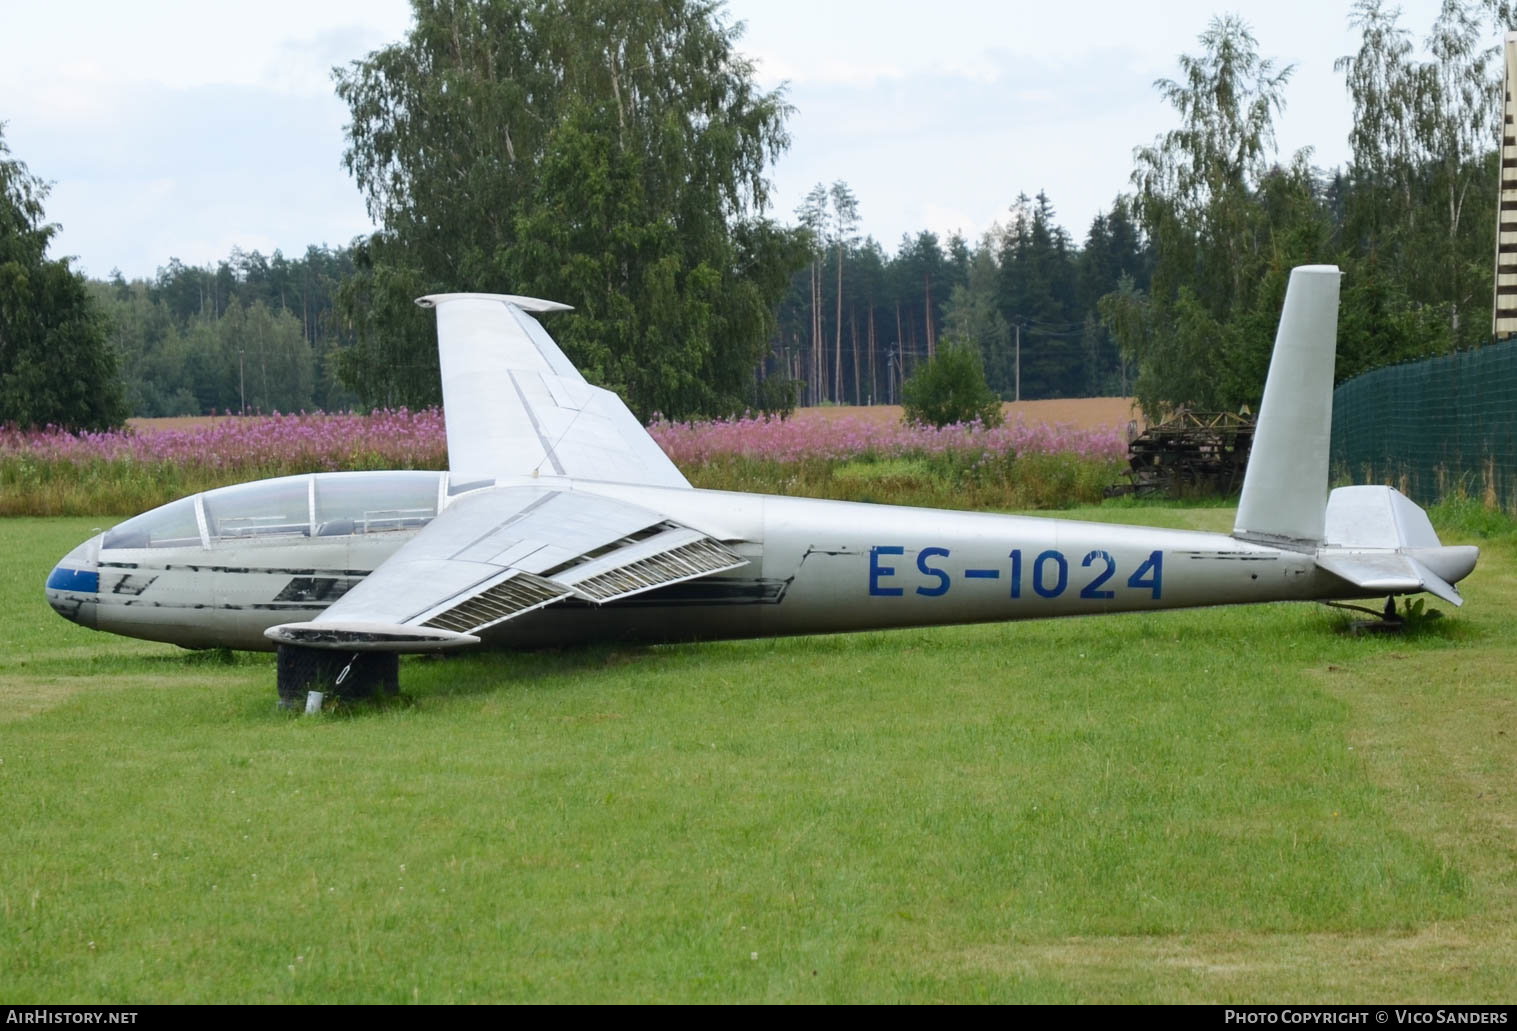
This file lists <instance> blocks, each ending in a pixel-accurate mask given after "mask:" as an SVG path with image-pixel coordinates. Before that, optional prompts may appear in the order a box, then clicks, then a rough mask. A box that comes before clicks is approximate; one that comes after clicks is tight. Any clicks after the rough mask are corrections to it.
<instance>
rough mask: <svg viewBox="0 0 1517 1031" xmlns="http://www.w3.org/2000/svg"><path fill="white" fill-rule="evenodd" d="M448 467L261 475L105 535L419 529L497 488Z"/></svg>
mask: <svg viewBox="0 0 1517 1031" xmlns="http://www.w3.org/2000/svg"><path fill="white" fill-rule="evenodd" d="M493 483H494V481H492V480H474V481H470V482H468V483H464V482H459V483H452V482H451V476H450V474H448V473H439V472H418V471H410V470H404V471H392V472H361V473H311V474H307V475H304V476H281V477H279V478H277V479H272V480H255V481H254V482H252V483H240V484H237V485H236V486H232V487H222V488H219V489H217V490H209V491H206V492H205V493H203V494H196V495H193V496H192V497H188V498H181V499H180V500H178V501H171V502H169V503H168V504H167V505H163V506H161V507H159V508H155V509H153V510H152V511H150V512H144V513H143V514H142V515H139V516H135V517H133V518H131V519H128V520H127V521H126V522H124V523H122V524H120V525H119V526H117V527H115V528H114V529H112V530H110V531H109V532H107V533H106V535H105V538H104V540H103V541H102V542H101V547H103V548H186V547H204V548H214V547H216V546H217V545H219V544H225V543H230V542H246V541H250V540H265V539H272V538H293V537H348V536H360V535H367V534H374V533H387V532H393V531H397V530H415V529H418V528H420V527H422V526H425V525H426V524H427V523H429V522H431V521H432V520H433V519H434V518H436V516H437V512H438V509H439V506H440V505H441V504H445V503H446V499H447V498H449V497H453V496H456V495H458V494H462V493H464V492H466V491H470V490H477V489H480V488H483V487H489V486H493Z"/></svg>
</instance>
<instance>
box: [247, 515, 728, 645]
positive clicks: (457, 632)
mask: <svg viewBox="0 0 1517 1031" xmlns="http://www.w3.org/2000/svg"><path fill="white" fill-rule="evenodd" d="M746 564H747V560H746V559H744V558H742V557H740V556H739V555H737V554H736V553H735V552H733V551H732V550H731V549H730V548H729V547H728V546H727V545H726V544H725V543H723V542H722V541H719V540H716V539H715V538H712V537H709V536H707V535H706V534H704V533H702V532H701V531H699V530H696V529H692V528H690V527H687V526H682V525H680V524H679V523H677V522H674V521H673V520H670V519H668V518H666V517H665V516H663V515H662V514H660V513H658V512H655V511H653V510H651V509H646V508H642V507H639V506H637V505H630V504H627V503H625V502H621V501H615V500H612V499H610V498H605V497H601V496H599V495H595V494H587V493H583V492H580V491H572V490H558V489H552V488H546V487H501V488H496V489H494V490H488V491H482V492H480V493H478V494H475V495H470V496H467V497H464V498H461V499H460V500H459V501H457V502H455V503H454V504H453V506H452V507H450V508H448V509H447V510H446V511H444V512H443V513H442V514H441V515H440V516H438V517H437V518H436V519H434V520H433V521H432V522H431V523H430V524H428V525H427V527H426V528H425V529H423V530H422V531H421V532H420V533H418V534H417V535H416V537H414V538H413V539H412V540H411V541H409V542H408V543H406V544H405V545H404V546H402V547H401V548H400V550H399V551H397V552H396V553H395V554H394V555H393V556H391V557H390V558H389V559H388V560H387V561H386V562H385V563H384V564H383V565H381V566H380V567H379V568H378V569H376V570H375V571H374V572H373V573H371V574H369V576H368V577H366V578H365V579H364V580H363V582H362V583H360V584H358V585H357V586H355V587H354V588H353V589H352V590H350V591H348V593H347V594H345V595H343V597H342V598H341V599H339V600H338V601H337V602H335V603H334V604H333V605H332V606H331V607H330V608H328V609H327V610H326V611H325V612H323V613H322V614H321V615H320V616H318V617H317V618H316V619H315V620H312V621H311V622H309V623H286V624H283V625H281V626H276V627H273V628H271V629H270V630H268V631H267V632H266V636H267V637H269V638H270V639H272V640H275V641H279V642H281V643H285V644H299V645H305V646H308V647H316V648H338V649H352V650H357V651H362V650H382V651H431V650H436V649H441V648H451V647H457V646H459V645H465V644H472V643H475V642H476V641H477V640H478V637H477V636H476V635H477V634H479V633H480V632H481V631H484V630H488V629H489V628H490V627H493V626H495V625H497V624H499V623H503V622H505V621H506V620H508V619H515V618H518V617H520V616H523V615H526V614H527V613H529V612H533V611H536V610H537V609H540V608H543V607H544V606H547V605H552V604H553V603H555V602H559V601H563V600H565V599H568V598H579V599H581V600H584V601H587V602H590V603H593V604H596V605H601V604H605V603H606V602H612V601H617V600H619V599H622V598H628V597H632V596H633V595H637V594H641V593H642V592H644V591H650V590H653V589H655V588H658V587H664V586H667V585H670V584H676V583H681V582H683V581H685V580H693V579H696V578H698V577H703V576H711V575H713V574H716V573H722V572H726V571H727V570H731V569H736V568H738V567H739V566H743V565H746Z"/></svg>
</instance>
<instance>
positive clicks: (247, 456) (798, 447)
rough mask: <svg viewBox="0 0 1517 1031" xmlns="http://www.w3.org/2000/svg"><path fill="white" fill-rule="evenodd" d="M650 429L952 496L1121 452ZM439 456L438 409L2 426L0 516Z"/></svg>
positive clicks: (978, 496) (1095, 446)
mask: <svg viewBox="0 0 1517 1031" xmlns="http://www.w3.org/2000/svg"><path fill="white" fill-rule="evenodd" d="M649 431H650V432H651V433H652V435H653V438H654V439H655V440H656V441H657V442H658V443H659V446H660V447H662V448H663V449H664V451H665V452H666V453H667V454H668V455H669V456H670V458H671V459H673V460H674V462H675V464H676V465H678V466H679V467H680V469H681V470H682V471H683V472H684V473H685V475H686V476H687V477H689V479H690V481H691V482H692V483H693V484H695V485H696V486H698V487H711V488H716V489H727V490H749V491H756V492H761V493H787V494H800V495H809V496H814V497H833V498H841V499H845V500H860V501H880V502H892V503H898V504H920V505H932V506H940V507H954V508H981V507H986V508H996V507H1000V508H1049V507H1058V506H1060V505H1068V504H1074V503H1082V502H1089V501H1092V500H1098V499H1099V497H1100V489H1101V488H1102V487H1103V486H1104V485H1105V484H1107V483H1110V482H1111V481H1112V480H1113V479H1114V478H1115V476H1116V472H1117V469H1118V468H1119V467H1120V464H1121V462H1122V460H1123V458H1124V456H1125V453H1126V442H1125V439H1124V437H1123V435H1122V433H1121V432H1120V431H1119V430H1118V429H1116V428H1114V427H1113V428H1101V429H1083V428H1079V427H1074V426H1066V425H1056V426H1046V425H1028V424H1027V423H1025V422H1022V421H1021V420H1020V419H1017V420H1014V421H1012V422H1009V423H1007V424H1006V425H1003V426H999V427H996V428H995V429H985V428H984V427H981V426H979V425H978V424H971V425H960V426H947V427H943V428H941V429H935V428H932V427H919V426H906V425H900V424H895V425H891V424H880V423H878V422H873V421H869V420H865V419H858V418H852V419H850V418H842V419H837V420H830V421H797V420H783V421H782V420H780V419H777V418H764V417H749V418H741V419H728V420H715V421H710V422H668V421H665V420H656V421H655V422H654V423H653V425H652V426H650V427H649ZM445 468H447V434H446V428H445V425H444V422H443V415H442V411H441V410H440V409H437V408H429V409H425V410H422V411H415V412H413V411H408V410H406V409H404V408H402V409H397V410H395V411H378V412H373V413H370V414H367V415H352V414H349V415H323V414H300V415H278V414H276V415H269V416H252V417H240V418H225V419H221V420H218V421H216V422H213V423H207V424H204V425H199V426H192V427H190V428H186V429H161V430H160V429H152V430H144V431H141V432H138V431H133V430H130V429H128V430H122V431H115V432H109V433H68V432H65V431H61V430H56V429H47V430H40V431H28V432H22V431H19V430H16V429H13V428H11V429H5V428H0V515H67V514H81V515H82V514H106V513H110V514H123V515H125V514H131V513H135V512H140V511H143V510H144V509H147V508H151V507H153V506H155V505H160V504H163V503H165V502H167V501H170V500H173V499H174V498H176V497H180V496H183V495H185V494H190V493H193V492H195V491H200V490H208V489H210V488H212V487H218V486H223V485H225V484H229V483H239V482H242V481H245V480H252V479H260V478H264V477H270V476H285V475H291V474H296V473H305V472H322V471H331V470H343V469H445Z"/></svg>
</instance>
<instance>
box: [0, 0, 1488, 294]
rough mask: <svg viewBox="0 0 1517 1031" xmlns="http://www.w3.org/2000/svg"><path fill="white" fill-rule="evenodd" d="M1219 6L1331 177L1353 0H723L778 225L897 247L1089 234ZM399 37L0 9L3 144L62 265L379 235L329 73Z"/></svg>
mask: <svg viewBox="0 0 1517 1031" xmlns="http://www.w3.org/2000/svg"><path fill="white" fill-rule="evenodd" d="M1437 6H1438V5H1437V0H1403V2H1402V3H1401V7H1402V8H1403V10H1404V15H1403V18H1402V24H1403V25H1404V26H1406V27H1407V28H1409V29H1411V30H1412V31H1413V33H1414V35H1415V36H1416V38H1418V39H1420V38H1421V37H1422V36H1424V35H1425V34H1426V32H1427V30H1428V28H1429V27H1430V26H1431V25H1432V22H1433V18H1434V16H1435V14H1436V11H1437ZM1228 11H1232V12H1236V13H1239V14H1241V15H1242V16H1243V17H1244V18H1245V19H1246V20H1247V21H1248V22H1249V23H1250V25H1251V26H1252V27H1253V30H1254V34H1255V36H1256V37H1257V38H1258V40H1259V47H1260V51H1261V52H1262V53H1263V54H1264V55H1266V56H1268V57H1273V58H1275V59H1276V60H1277V61H1278V62H1279V63H1280V64H1282V65H1284V64H1294V65H1296V70H1295V73H1294V75H1293V77H1292V79H1291V82H1290V84H1289V86H1288V88H1287V91H1286V110H1285V112H1284V114H1283V115H1282V116H1281V117H1280V118H1279V119H1278V120H1277V123H1276V131H1277V136H1278V140H1279V144H1280V150H1281V154H1282V157H1288V156H1289V155H1290V154H1292V153H1294V152H1295V151H1296V150H1297V149H1299V148H1302V147H1310V148H1312V151H1313V160H1314V162H1315V163H1316V164H1318V165H1319V166H1322V167H1332V166H1335V165H1341V164H1343V163H1344V162H1345V161H1346V160H1347V156H1348V144H1347V135H1348V131H1349V123H1350V119H1351V114H1352V111H1351V107H1350V104H1349V101H1348V97H1347V94H1346V92H1345V90H1344V88H1343V81H1342V77H1341V75H1339V74H1337V73H1335V72H1334V71H1333V69H1332V65H1333V60H1334V58H1336V57H1338V56H1340V55H1343V54H1347V53H1350V52H1352V51H1353V50H1354V49H1355V47H1356V39H1355V36H1354V34H1353V32H1352V31H1351V30H1350V28H1349V26H1348V15H1349V2H1348V0H1315V2H1313V0H1276V2H1272V3H1268V4H1263V3H1257V2H1253V3H1247V4H1234V5H1233V6H1231V7H1228V6H1225V5H1224V3H1223V0H1164V2H1162V3H1153V2H1148V0H1133V2H1121V3H1115V2H1107V0H1086V2H1082V3H1072V4H1071V3H1066V4H1057V3H1036V4H1032V3H1026V2H1023V0H997V2H991V0H936V2H935V3H932V4H927V5H924V4H922V3H921V2H920V0H913V2H910V3H908V2H904V0H728V2H727V4H726V7H725V9H724V17H725V18H726V19H727V20H729V21H739V20H740V21H742V22H743V23H745V31H744V34H743V36H742V38H741V40H740V42H739V44H738V48H739V49H740V50H741V51H742V52H743V53H744V54H745V55H747V56H748V57H749V58H751V59H752V60H753V61H754V62H755V66H756V69H757V75H758V78H759V80H760V82H761V83H762V84H763V85H765V86H766V87H770V88H774V87H778V86H781V85H783V86H784V89H785V91H786V96H787V98H788V100H789V102H790V103H791V104H792V105H794V107H795V109H796V110H795V113H794V114H793V115H792V116H791V118H790V120H789V123H788V128H789V131H790V135H791V146H790V148H789V150H788V151H787V152H786V153H785V154H784V155H783V156H782V157H781V158H780V159H779V161H778V162H777V163H776V164H775V165H774V166H773V168H772V169H771V180H772V182H773V184H774V193H773V202H772V205H771V208H770V211H769V214H771V215H772V216H774V217H777V218H779V219H781V220H782V221H787V222H788V221H794V211H795V208H796V206H797V205H798V204H799V203H800V201H801V199H802V198H803V197H804V195H805V194H806V192H807V190H809V189H810V188H811V186H812V185H813V184H815V183H817V182H825V183H831V182H833V181H835V180H838V179H842V180H845V181H847V182H848V184H849V185H850V186H851V187H852V189H853V191H854V193H855V195H856V196H857V197H858V200H859V210H860V215H861V217H862V226H861V229H862V231H863V232H864V233H867V234H870V235H872V236H874V237H875V238H876V239H877V240H879V241H880V242H881V243H882V244H883V245H884V246H885V248H886V249H887V250H890V251H893V250H894V249H895V247H896V246H897V244H898V242H899V240H900V238H901V236H902V234H903V233H912V234H915V233H917V232H919V231H921V230H923V229H930V230H932V231H934V232H936V233H938V234H939V235H940V236H943V237H945V238H946V237H947V236H948V235H949V234H951V233H953V232H960V233H962V234H963V235H964V236H965V237H966V238H968V239H970V240H971V241H973V240H975V239H978V238H979V236H980V235H981V234H982V233H984V232H985V231H986V230H987V229H989V228H990V227H991V226H992V225H993V224H994V223H996V222H997V221H1004V220H1005V219H1006V216H1007V212H1008V209H1009V207H1010V205H1011V204H1012V202H1013V201H1014V200H1015V198H1016V197H1017V195H1018V194H1019V193H1025V194H1027V195H1029V196H1032V195H1035V194H1036V193H1037V192H1038V191H1039V190H1044V191H1046V192H1047V194H1048V196H1049V198H1050V199H1051V201H1052V203H1053V206H1054V209H1055V212H1056V217H1057V220H1058V221H1059V222H1060V223H1061V224H1062V225H1063V226H1065V227H1066V228H1067V229H1068V230H1069V231H1070V233H1071V234H1072V235H1073V236H1074V237H1075V238H1076V240H1077V241H1078V240H1079V239H1081V238H1083V236H1084V234H1085V230H1086V228H1087V227H1088V226H1089V224H1090V221H1091V219H1092V218H1093V217H1095V216H1096V215H1097V214H1098V213H1099V212H1101V211H1103V210H1106V209H1108V208H1109V207H1110V205H1111V202H1112V199H1113V198H1114V197H1115V196H1116V195H1117V194H1118V193H1120V192H1122V191H1124V190H1126V189H1127V188H1128V183H1127V177H1128V175H1129V173H1130V171H1131V168H1132V152H1133V148H1134V147H1136V146H1139V145H1141V144H1146V143H1149V142H1152V140H1153V139H1154V138H1155V137H1156V136H1158V135H1160V134H1161V133H1163V132H1164V131H1166V130H1167V129H1169V128H1172V127H1173V126H1174V124H1175V119H1174V115H1173V112H1172V111H1171V110H1170V109H1168V108H1167V107H1166V106H1165V105H1164V104H1163V102H1162V101H1161V100H1160V98H1159V96H1158V94H1157V92H1156V91H1155V90H1154V88H1153V82H1154V80H1155V79H1158V78H1161V77H1170V76H1175V75H1176V74H1177V73H1178V66H1177V64H1176V58H1177V56H1178V55H1179V54H1181V53H1182V52H1184V53H1196V52H1197V51H1198V49H1199V48H1198V44H1197V42H1196V37H1197V36H1198V35H1200V33H1202V32H1203V31H1204V30H1205V28H1206V25H1207V23H1208V21H1209V20H1210V19H1211V17H1212V16H1213V15H1215V14H1219V13H1225V12H1228ZM409 23H410V6H409V4H408V3H407V2H405V0H316V2H311V0H260V2H258V3H256V4H255V3H229V4H206V3H204V2H203V0H192V2H185V0H148V2H147V3H145V4H133V5H126V4H121V3H119V0H111V2H101V0H76V2H74V3H71V4H68V5H44V4H22V3H20V2H19V0H3V3H0V121H3V122H5V123H6V125H5V130H4V132H5V140H6V142H7V144H8V145H9V147H10V149H11V156H12V157H14V158H18V159H20V160H21V161H23V162H25V163H26V164H27V165H28V166H29V168H30V170H31V171H32V173H33V174H35V175H38V176H40V177H42V178H43V179H45V180H48V181H49V182H51V183H52V184H53V186H52V193H51V195H50V197H49V199H48V202H47V217H48V220H49V221H51V222H54V223H58V224H60V225H61V227H62V228H61V231H60V232H59V234H58V236H57V237H56V238H55V240H54V245H53V249H52V254H53V256H55V257H56V256H59V255H71V256H73V257H74V258H75V259H76V268H79V269H81V270H83V271H84V272H85V273H87V274H88V275H92V276H99V277H104V276H107V275H109V274H110V273H111V271H112V270H113V269H120V270H121V271H122V273H123V274H125V275H126V276H127V277H128V278H143V277H151V276H153V275H154V274H155V273H156V270H157V269H158V268H159V267H161V266H164V265H167V264H168V261H169V259H170V258H171V257H177V258H179V259H180V260H181V261H183V262H185V263H186V264H194V265H205V264H208V263H213V262H215V261H218V260H220V259H222V258H224V257H226V256H227V254H228V253H229V252H230V251H231V249H232V248H233V247H234V246H238V247H241V248H242V249H243V250H245V251H252V250H259V251H262V252H263V253H264V254H266V255H267V254H271V253H272V252H273V251H274V250H275V249H282V250H283V251H284V252H285V253H286V254H288V255H295V254H300V253H303V252H304V250H305V248H306V247H307V246H308V245H310V244H317V245H320V244H329V245H332V246H338V245H342V244H346V243H348V242H350V241H351V240H352V238H353V237H354V236H357V235H359V234H362V233H366V232H368V231H370V230H371V229H372V228H373V225H372V223H371V222H370V221H369V218H368V216H367V213H366V211H365V209H364V204H363V198H362V196H361V195H360V194H359V192H358V188H357V186H356V185H355V184H354V183H353V181H352V179H351V178H350V177H349V176H348V174H347V172H346V171H345V170H344V169H343V167H342V154H343V149H344V146H345V140H344V136H343V128H344V126H345V124H346V123H347V111H346V108H345V107H344V105H343V104H342V102H341V101H340V100H338V99H337V96H336V94H335V92H334V91H333V88H332V80H331V69H332V68H333V66H336V65H343V64H346V63H347V62H349V61H352V60H355V59H359V58H362V57H363V56H364V55H366V54H367V53H369V52H370V51H372V50H374V49H376V48H378V47H381V46H384V45H385V44H387V43H390V42H394V41H397V40H399V39H401V38H402V37H403V36H404V34H405V32H406V29H407V26H408V25H409ZM1491 42H1492V44H1494V43H1495V42H1496V39H1495V38H1494V37H1493V38H1492V40H1491Z"/></svg>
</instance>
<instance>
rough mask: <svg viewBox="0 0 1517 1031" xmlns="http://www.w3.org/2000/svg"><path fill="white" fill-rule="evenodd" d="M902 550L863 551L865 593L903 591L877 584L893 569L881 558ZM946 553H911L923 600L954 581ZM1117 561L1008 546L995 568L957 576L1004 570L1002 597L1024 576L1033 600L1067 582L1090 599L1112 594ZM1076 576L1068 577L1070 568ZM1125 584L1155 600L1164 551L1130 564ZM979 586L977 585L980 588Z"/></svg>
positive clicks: (992, 576)
mask: <svg viewBox="0 0 1517 1031" xmlns="http://www.w3.org/2000/svg"><path fill="white" fill-rule="evenodd" d="M905 553H906V548H905V547H904V546H901V545H894V544H889V545H879V546H877V547H873V548H870V549H869V593H870V594H871V595H873V596H874V597H887V598H898V597H900V596H902V595H903V594H905V593H906V590H905V588H904V587H886V586H883V585H882V584H881V581H882V580H887V579H890V578H893V577H895V576H897V575H898V574H897V572H896V567H895V566H893V565H885V564H884V563H883V562H882V561H881V556H890V555H904V554H905ZM951 555H952V552H950V551H949V549H947V548H942V547H937V546H933V547H926V548H921V549H919V550H918V551H917V560H916V567H917V572H919V573H920V574H921V575H922V577H923V578H925V579H924V580H923V581H922V582H921V583H918V584H917V585H916V587H915V593H916V594H919V595H922V596H923V597H926V598H940V597H942V596H943V595H945V594H947V593H948V592H949V591H950V590H951V589H952V588H953V585H954V580H955V577H954V574H953V573H952V572H950V569H949V567H948V566H947V565H946V564H945V563H943V562H942V561H941V560H942V559H946V558H949V557H951ZM1118 565H1119V563H1118V562H1117V560H1116V559H1115V558H1114V557H1113V556H1112V554H1111V553H1110V552H1108V551H1102V550H1100V549H1097V550H1095V551H1091V552H1088V553H1086V554H1084V555H1080V554H1079V553H1078V552H1076V553H1075V556H1074V557H1071V556H1070V555H1066V554H1065V553H1064V552H1062V551H1059V550H1058V549H1056V548H1048V549H1045V550H1043V551H1040V552H1038V553H1037V554H1036V555H1034V556H1029V557H1028V561H1027V562H1026V563H1024V562H1023V558H1022V549H1020V548H1016V549H1013V550H1012V551H1011V552H1010V554H1009V555H1008V556H1007V563H1006V565H1005V566H1003V567H1001V568H966V569H964V570H963V571H962V572H960V573H959V574H958V575H959V578H961V579H963V580H999V579H1001V574H1002V573H1003V572H1004V573H1005V574H1006V577H1007V579H1008V580H1009V581H1010V588H1009V591H1008V597H1011V598H1020V597H1022V586H1023V580H1024V573H1025V574H1026V576H1025V578H1026V579H1027V580H1029V581H1030V585H1031V587H1032V593H1033V594H1035V595H1036V596H1037V597H1039V598H1049V599H1052V598H1058V597H1061V596H1063V595H1064V594H1065V593H1067V592H1068V591H1069V590H1070V588H1071V586H1072V585H1071V584H1070V580H1071V579H1076V580H1079V581H1080V582H1079V583H1077V584H1075V585H1073V586H1075V587H1078V589H1079V595H1080V597H1081V598H1087V599H1092V600H1104V599H1108V598H1115V597H1116V596H1117V592H1116V591H1115V590H1113V589H1112V587H1113V586H1114V585H1112V584H1110V581H1111V580H1112V578H1113V577H1115V576H1117V575H1118V574H1119V573H1123V572H1127V570H1121V569H1118V568H1117V567H1118ZM1072 567H1077V568H1075V569H1074V573H1075V574H1076V575H1074V576H1071V568H1072ZM1125 583H1126V584H1127V586H1128V587H1129V588H1131V589H1133V590H1136V591H1147V592H1149V596H1150V597H1151V598H1153V599H1154V600H1155V601H1157V600H1159V599H1160V598H1162V597H1163V595H1164V552H1163V551H1152V552H1149V554H1148V557H1147V558H1145V559H1144V560H1143V561H1142V562H1140V563H1138V565H1137V567H1136V568H1133V569H1131V572H1130V573H1128V575H1127V577H1126V580H1125ZM982 589H983V588H982Z"/></svg>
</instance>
